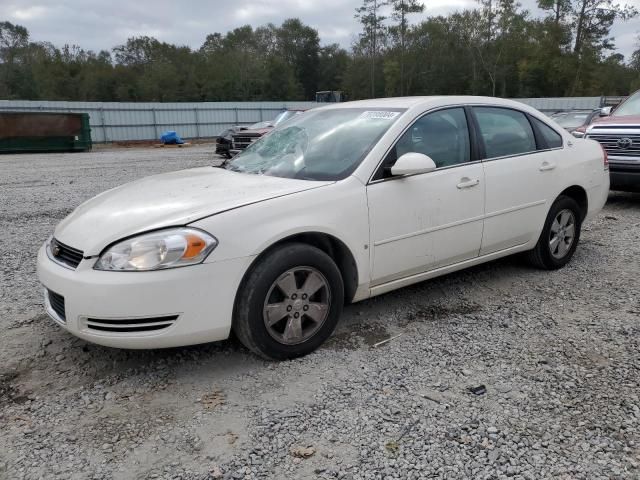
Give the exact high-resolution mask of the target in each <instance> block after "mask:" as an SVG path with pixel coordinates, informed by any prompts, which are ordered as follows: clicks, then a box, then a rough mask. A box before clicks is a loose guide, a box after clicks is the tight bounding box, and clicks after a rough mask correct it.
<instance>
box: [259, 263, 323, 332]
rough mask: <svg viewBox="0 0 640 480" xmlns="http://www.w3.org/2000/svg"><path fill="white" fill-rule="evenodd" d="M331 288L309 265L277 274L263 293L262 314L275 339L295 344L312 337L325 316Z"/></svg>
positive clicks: (268, 329)
mask: <svg viewBox="0 0 640 480" xmlns="http://www.w3.org/2000/svg"><path fill="white" fill-rule="evenodd" d="M330 305H331V290H330V288H329V282H328V281H327V279H326V278H325V276H324V275H323V274H322V273H320V272H319V271H318V270H316V269H315V268H313V267H296V268H292V269H290V270H287V271H286V272H284V273H283V274H282V275H280V277H278V278H277V279H276V280H275V281H274V282H273V284H272V285H271V287H270V288H269V291H268V293H267V297H266V299H265V302H264V308H263V313H262V317H263V319H264V324H265V327H266V328H267V331H268V332H269V335H271V337H272V338H273V339H274V340H276V341H277V342H279V343H282V344H285V345H297V344H299V343H303V342H305V341H307V340H309V339H310V338H311V337H313V336H314V335H315V334H316V333H317V332H318V330H320V328H321V327H322V325H323V324H324V322H325V321H326V320H327V317H328V316H329V310H330Z"/></svg>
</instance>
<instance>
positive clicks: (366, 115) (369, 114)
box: [360, 111, 400, 120]
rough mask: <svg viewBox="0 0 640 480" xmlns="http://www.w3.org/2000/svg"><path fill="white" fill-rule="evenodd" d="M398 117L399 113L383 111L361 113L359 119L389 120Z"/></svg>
mask: <svg viewBox="0 0 640 480" xmlns="http://www.w3.org/2000/svg"><path fill="white" fill-rule="evenodd" d="M398 115H400V112H385V111H367V112H362V114H361V115H360V118H383V119H388V120H391V119H393V118H396V117H397V116H398Z"/></svg>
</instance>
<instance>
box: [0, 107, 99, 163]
mask: <svg viewBox="0 0 640 480" xmlns="http://www.w3.org/2000/svg"><path fill="white" fill-rule="evenodd" d="M85 150H91V128H90V127H89V114H88V113H53V112H0V153H9V152H73V151H85Z"/></svg>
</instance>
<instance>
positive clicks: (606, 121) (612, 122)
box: [573, 90, 640, 192]
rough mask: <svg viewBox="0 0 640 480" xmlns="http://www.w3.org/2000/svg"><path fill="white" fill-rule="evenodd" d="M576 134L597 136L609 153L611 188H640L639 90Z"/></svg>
mask: <svg viewBox="0 0 640 480" xmlns="http://www.w3.org/2000/svg"><path fill="white" fill-rule="evenodd" d="M602 114H603V115H604V116H603V117H601V118H598V119H596V120H595V121H594V122H593V123H592V124H591V125H589V126H586V127H580V128H577V129H576V130H575V131H574V132H573V135H574V136H576V137H578V138H580V137H586V138H590V139H593V140H597V141H598V142H600V144H601V145H602V146H603V147H604V149H605V150H606V151H607V154H608V155H609V162H610V164H609V165H610V167H609V170H610V175H611V189H612V190H622V191H629V192H640V90H638V91H637V92H635V93H634V94H633V95H631V96H629V97H628V98H627V99H626V100H624V101H623V102H622V103H620V104H619V105H618V106H617V107H616V108H615V109H614V110H613V111H612V107H604V108H603V109H602Z"/></svg>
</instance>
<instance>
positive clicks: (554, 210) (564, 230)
mask: <svg viewBox="0 0 640 480" xmlns="http://www.w3.org/2000/svg"><path fill="white" fill-rule="evenodd" d="M581 227H582V211H581V209H580V206H579V205H578V203H577V202H576V201H575V200H574V199H573V198H571V197H566V196H564V195H562V196H560V197H558V199H557V200H556V201H555V202H554V203H553V205H551V209H550V210H549V214H548V215H547V219H546V221H545V224H544V228H543V229H542V233H541V234H540V238H539V239H538V243H537V244H536V246H535V248H534V249H533V250H531V251H530V252H528V259H529V261H530V262H531V263H532V264H533V265H534V266H536V267H538V268H544V269H547V270H555V269H558V268H561V267H563V266H564V265H566V264H567V263H568V262H569V260H571V257H572V256H573V253H574V252H575V251H576V247H577V246H578V241H579V240H580V229H581Z"/></svg>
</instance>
